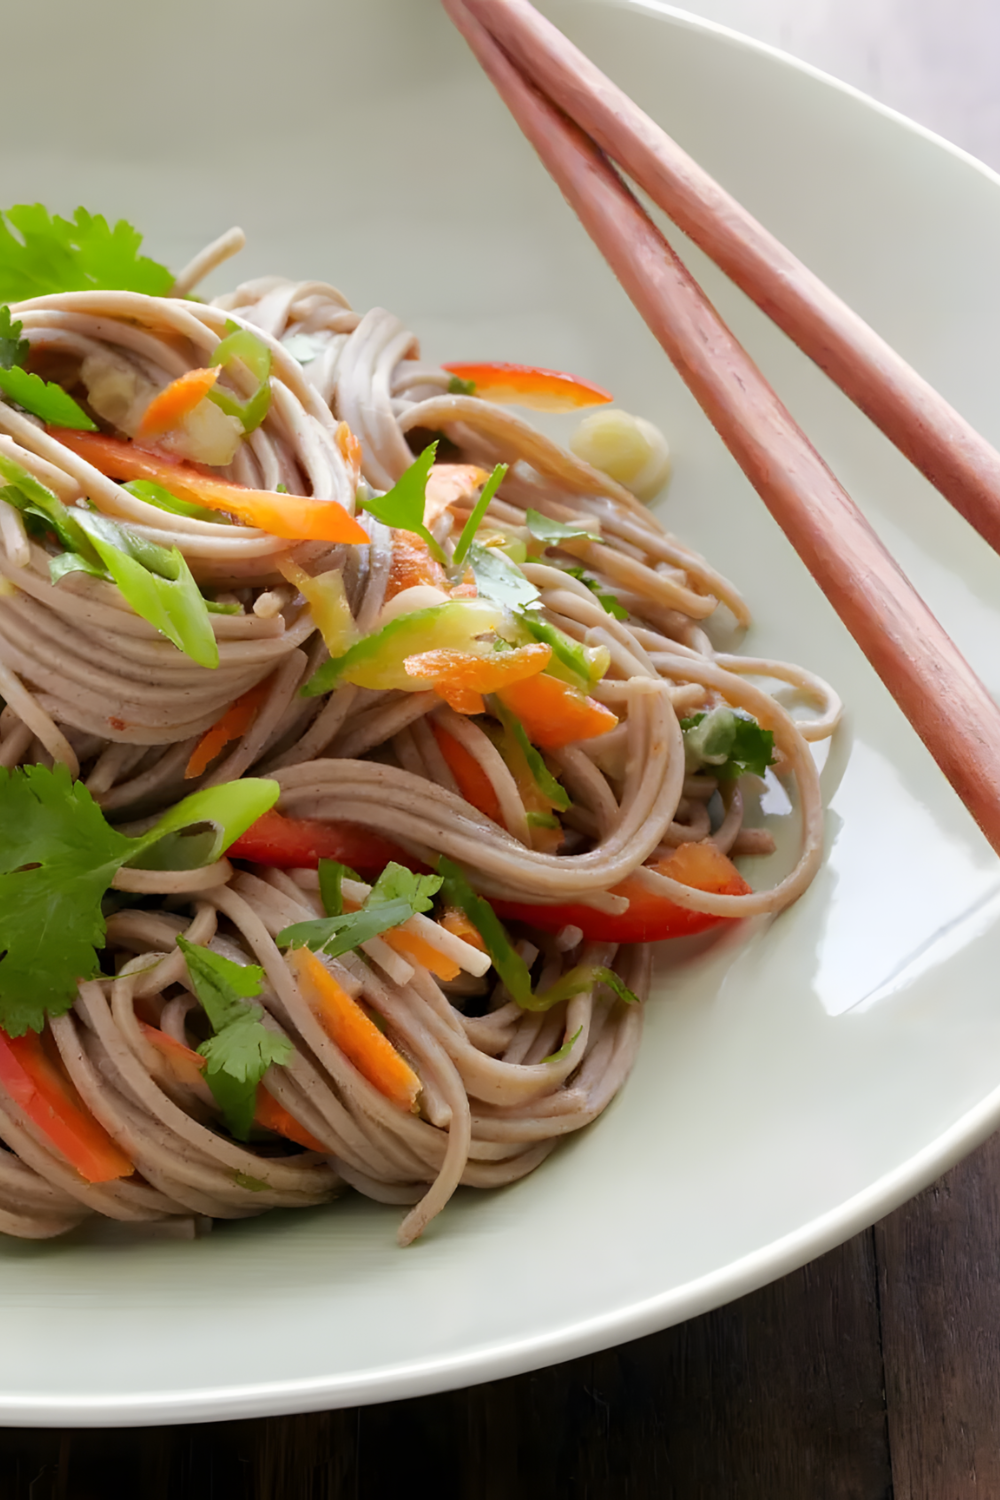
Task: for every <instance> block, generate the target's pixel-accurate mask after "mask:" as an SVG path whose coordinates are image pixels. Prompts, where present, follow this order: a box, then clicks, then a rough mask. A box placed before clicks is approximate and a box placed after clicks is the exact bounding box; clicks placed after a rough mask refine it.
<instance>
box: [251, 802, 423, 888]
mask: <svg viewBox="0 0 1000 1500" xmlns="http://www.w3.org/2000/svg"><path fill="white" fill-rule="evenodd" d="M226 855H227V857H228V858H229V859H245V860H249V861H250V862H251V863H252V864H258V865H275V866H277V868H278V869H281V870H315V869H316V867H317V866H318V864H319V862H320V860H321V859H335V860H337V861H338V863H339V864H342V865H349V866H350V868H351V869H352V870H357V871H358V874H359V875H380V874H381V873H382V871H383V870H384V869H385V867H386V865H387V864H389V863H390V862H391V861H395V863H396V864H399V865H406V866H407V868H408V869H411V870H418V871H424V870H425V869H426V867H425V866H424V865H422V864H420V862H419V860H414V859H413V857H412V855H409V854H407V853H406V850H405V849H400V847H399V846H398V844H394V843H392V842H391V841H390V840H389V839H386V838H383V837H382V835H381V834H379V833H374V832H373V831H372V830H371V829H370V828H363V827H362V826H361V824H359V823H325V822H320V820H319V819H318V818H286V817H285V815H284V814H283V813H279V812H275V811H274V809H273V808H272V810H271V811H270V812H266V813H264V815H263V817H260V818H258V819H257V821H256V823H251V825H250V827H249V828H248V829H247V831H246V833H244V834H241V835H240V837H239V838H238V839H237V840H236V842H235V843H233V844H230V846H229V848H228V849H227V850H226Z"/></svg>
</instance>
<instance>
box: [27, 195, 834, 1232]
mask: <svg viewBox="0 0 1000 1500" xmlns="http://www.w3.org/2000/svg"><path fill="white" fill-rule="evenodd" d="M139 244H140V237H139V236H138V235H137V234H136V233H135V231H133V230H132V229H131V228H130V226H128V225H126V224H124V223H119V224H117V225H115V226H114V227H109V225H108V224H107V223H106V222H105V221H104V220H103V219H101V218H99V217H92V216H91V215H89V214H87V213H85V212H84V211H83V210H82V209H81V210H78V211H77V214H76V215H75V217H74V218H73V219H72V220H64V219H61V218H58V217H53V216H50V215H49V214H48V213H47V211H46V210H44V209H42V208H41V207H40V206H38V205H35V206H33V207H26V206H24V205H22V206H20V207H18V208H14V209H11V210H9V211H8V213H7V214H6V215H5V216H3V217H2V218H0V302H2V306H0V475H2V483H3V488H2V490H0V696H2V698H3V702H4V707H3V711H2V713H0V850H2V859H0V954H2V956H0V1028H2V1030H0V1139H2V1142H3V1146H4V1147H5V1149H4V1150H3V1151H0V1230H2V1231H3V1232H5V1233H7V1234H11V1235H17V1236H21V1237H24V1238H45V1237H48V1236H52V1235H57V1234H60V1233H62V1232H63V1231H65V1230H68V1229H70V1228H72V1227H74V1226H75V1225H77V1224H79V1223H80V1222H81V1221H83V1220H84V1219H86V1218H88V1217H89V1216H92V1215H99V1216H104V1217H106V1218H109V1219H116V1220H122V1221H156V1222H159V1223H160V1224H161V1225H162V1226H163V1228H164V1231H165V1232H170V1233H174V1234H177V1235H181V1236H183V1235H186V1234H194V1233H197V1232H199V1231H200V1230H201V1229H203V1228H205V1227H207V1226H208V1225H209V1224H210V1223H211V1221H212V1220H214V1219H236V1218H243V1217H248V1216H251V1215H255V1214H260V1213H261V1212H263V1211H264V1210H266V1209H269V1208H277V1207H299V1206H306V1205H310V1204H318V1203H323V1202H326V1201H327V1200H329V1199H330V1198H332V1197H334V1196H335V1195H337V1194H338V1192H340V1191H342V1190H343V1189H344V1188H346V1187H351V1188H354V1189H355V1190H357V1191H358V1192H360V1193H362V1194H365V1195H366V1196H368V1197H370V1198H373V1199H375V1200H377V1201H379V1202H382V1203H388V1204H397V1205H400V1206H402V1207H403V1209H404V1210H405V1217H403V1220H402V1224H401V1227H400V1231H399V1238H400V1241H401V1242H402V1243H403V1244H406V1243H408V1242H409V1241H411V1240H413V1239H414V1238H415V1237H416V1236H417V1235H419V1234H420V1233H421V1231H422V1230H423V1229H424V1228H425V1227H426V1225H427V1224H428V1222H429V1221H430V1220H431V1219H432V1218H433V1217H434V1216H435V1215H436V1214H437V1213H439V1212H440V1210H441V1209H442V1208H443V1207H444V1206H445V1204H446V1203H447V1202H448V1200H449V1198H450V1197H451V1195H452V1194H453V1193H454V1191H455V1189H456V1188H457V1187H458V1186H459V1185H461V1184H464V1185H467V1186H470V1187H478V1188H489V1187H499V1186H502V1185H504V1184H507V1183H511V1182H514V1181H516V1180H517V1179H518V1178H520V1177H522V1176H524V1175H525V1174H526V1173H528V1172H530V1171H531V1170H532V1169H533V1168H534V1167H536V1166H538V1164H539V1163H540V1162H541V1161H543V1159H544V1158H545V1157H546V1156H547V1155H548V1154H549V1152H550V1151H552V1150H553V1148H554V1147H555V1146H556V1145H557V1144H558V1143H559V1141H560V1140H561V1139H562V1137H563V1136H565V1135H567V1134H569V1133H570V1132H572V1131H576V1130H579V1129H581V1128H582V1127H583V1126H584V1125H587V1124H589V1123H590V1122H591V1121H592V1120H594V1119H595V1118H596V1116H597V1115H599V1114H600V1113H601V1111H602V1110H603V1109H604V1108H605V1107H606V1105H607V1104H608V1103H609V1101H610V1100H611V1099H612V1098H613V1097H614V1095H615V1094H616V1093H617V1091H618V1090H619V1089H620V1088H621V1086H622V1084H623V1083H624V1082H625V1079H626V1078H627V1076H628V1073H629V1070H630V1068H631V1066H632V1063H633V1061H634V1059H635V1056H636V1052H637V1049H638V1046H639V1041H640V1033H641V1028H642V1013H643V1002H644V1000H645V998H646V995H647V993H648V988H649V978H650V970H651V962H652V955H653V951H654V949H653V945H654V944H655V943H656V942H658V941H661V940H663V939H667V938H673V937H682V936H685V935H689V934H692V933H696V932H700V931H702V930H704V929H707V928H709V927H713V926H721V925H723V924H725V923H727V922H731V921H733V920H734V919H738V918H742V917H747V916H752V915H756V914H760V913H765V912H766V913H777V912H779V911H781V910H782V909H783V908H784V907H785V906H787V905H788V904H789V903H790V902H792V901H794V900H795V899H796V897H797V896H799V895H800V894H801V892H802V891H803V890H804V889H805V887H806V886H807V885H808V883H809V881H810V880H811V878H812V876H813V875H814V873H815V871H816V869H817V866H818V863H819V860H820V856H821V813H822V809H821V803H820V796H819V786H818V779H817V773H816V768H815V764H814V760H813V757H812V754H811V751H810V741H816V740H820V739H823V738H824V737H827V736H829V735H830V734H831V733H832V731H833V729H834V727H835V725H836V723H837V719H838V716H839V712H840V705H839V702H838V700H837V698H836V696H835V695H834V693H833V692H832V691H831V690H830V689H829V688H828V687H827V686H826V685H825V684H824V683H822V682H820V681H819V680H818V679H816V678H815V677H813V676H812V675H811V674H810V673H809V672H807V671H805V670H803V669H802V668H800V667H797V666H792V665H789V664H787V663H785V662H779V661H772V660H764V659H761V658H758V657H753V656H748V655H743V654H735V653H733V652H731V651H724V650H719V649H716V647H715V646H713V643H712V636H711V634H710V632H713V631H714V630H715V625H716V622H717V621H720V620H722V619H723V617H725V619H726V620H727V621H728V623H729V625H730V626H731V625H732V624H733V621H734V620H735V622H736V623H737V624H738V625H739V626H741V627H746V626H747V625H748V624H749V614H748V611H747V608H746V606H745V604H744V602H743V600H742V598H741V597H740V595H739V594H738V593H737V592H736V590H735V589H734V587H733V586H732V585H731V584H730V583H728V582H727V581H726V580H725V579H724V578H722V577H720V576H719V574H718V573H717V572H715V570H714V569H713V568H712V567H711V566H710V564H709V563H707V562H706V561H705V560H704V559H703V558H701V557H700V556H698V555H697V554H696V553H694V552H693V551H691V550H690V549H689V548H688V547H686V546H685V545H684V544H683V543H682V542H680V541H678V540H677V539H676V538H675V537H673V536H671V535H670V534H669V533H667V532H666V531H664V530H663V529H662V527H661V526H660V525H659V523H658V522H657V520H656V519H655V518H654V516H653V515H651V513H650V512H649V510H648V509H647V508H646V506H645V504H643V503H642V500H643V499H644V498H648V497H650V496H651V495H652V494H654V493H655V492H656V491H657V490H658V489H659V488H660V487H662V484H663V483H664V481H665V479H666V475H667V467H668V465H667V458H666V449H665V444H664V442H663V439H662V438H661V436H660V434H659V433H658V432H657V431H656V429H655V428H652V427H651V426H650V424H649V423H648V422H646V421H644V420H642V419H641V418H632V417H630V416H628V415H626V414H625V413H622V412H618V411H613V410H610V409H609V408H608V405H607V402H608V400H609V398H608V396H607V393H605V392H603V391H601V390H600V389H599V388H597V387H595V386H592V385H591V384H589V382H587V381H584V380H581V379H578V378H576V377H573V376H569V375H563V374H560V373H556V372H552V371H546V370H538V369H534V368H525V367H522V366H510V365H497V364H489V363H483V364H479V365H474V366H473V365H461V366H459V365H453V366H450V367H448V368H441V367H438V366H436V365H432V364H428V363H425V362H424V361H423V360H422V359H421V356H420V350H419V346H418V343H417V340H416V337H415V336H414V334H413V333H411V332H410V331H409V330H408V329H406V328H405V327H404V326H403V325H402V323H400V321H399V320H398V319H397V318H396V317H395V316H394V315H393V314H392V313H389V312H386V311H384V310H383V309H381V308H373V309H372V310H370V311H369V312H367V313H365V314H364V315H362V314H359V313H357V312H355V311H354V310H352V308H351V307H350V306H349V304H348V302H347V301H346V299H345V298H344V297H343V296H342V295H341V293H340V292H339V291H337V290H335V288H333V287H332V286H328V285H326V284H325V283H322V282H293V281H288V280H285V279H284V278H281V277H278V276H274V277H267V278H264V279H262V280H257V281H252V282H248V283H246V284H244V285H242V286H240V287H238V288H237V290H236V291H234V292H231V293H229V294H228V295H226V296H222V297H218V298H216V299H215V300H214V301H211V302H204V301H200V300H198V299H197V297H196V296H195V294H194V291H195V287H196V286H197V285H198V284H199V283H200V281H201V279H202V277H204V276H205V275H206V274H207V273H208V272H209V271H210V270H212V269H214V268H215V267H216V266H217V265H218V264H220V263H221V262H222V261H223V260H225V259H226V258H227V256H228V255H230V254H231V253H233V251H234V250H236V249H238V248H239V247H240V245H241V244H242V235H241V234H240V232H239V231H233V232H231V233H230V234H229V235H227V236H223V238H222V239H221V240H219V241H217V242H216V243H215V244H214V245H212V246H209V248H208V249H207V250H206V251H205V252H203V253H202V255H200V256H199V257H198V258H197V259H196V261H194V262H192V264H191V266H189V267H188V268H187V270H186V271H184V272H182V273H181V275H180V276H179V277H177V278H176V279H175V278H174V277H173V276H172V275H171V274H170V272H169V271H166V270H165V269H164V268H163V267H161V266H159V265H157V264H156V263H155V262H154V261H152V260H149V259H147V258H146V257H144V256H142V255H140V253H139ZM514 405H519V406H520V407H522V408H524V407H527V408H530V407H532V406H534V407H548V408H550V409H556V410H570V409H573V408H576V407H580V408H589V409H591V410H590V414H589V415H587V416H585V417H584V419H583V421H582V422H581V425H580V427H579V428H578V430H577V433H576V435H575V437H574V438H573V440H572V451H571V450H568V449H566V448H563V447H561V446H559V445H557V444H556V443H555V442H553V441H550V439H549V438H547V437H545V436H544V435H542V433H540V432H539V431H538V430H536V428H534V427H533V426H532V425H530V423H529V422H528V421H526V420H525V419H524V417H523V416H521V415H520V414H518V413H517V412H515V411H514V410H512V406H514ZM637 497H641V498H637ZM717 638H718V637H717ZM767 684H771V685H772V686H773V685H774V684H778V685H779V687H780V690H781V696H782V701H779V697H778V696H776V695H775V694H773V693H772V692H770V691H767V690H766V685H767ZM790 696H791V697H795V698H797V699H798V700H799V713H798V717H796V718H793V717H792V715H791V712H790V711H789V709H787V708H786V707H784V706H782V705H783V702H787V701H788V699H789V697H790ZM803 713H807V714H809V715H810V716H809V717H803ZM765 776H766V777H768V778H772V779H773V777H774V776H778V777H780V778H781V779H782V780H783V781H784V782H785V783H786V784H787V785H788V787H789V788H790V790H792V792H793V795H794V797H795V799H796V802H797V808H798V819H799V823H800V826H801V843H800V849H799V852H798V856H797V859H796V861H795V863H794V867H793V868H792V869H791V870H790V872H789V873H786V874H785V875H784V876H783V877H782V878H780V879H777V880H772V881H771V882H770V883H768V882H767V879H766V856H767V855H768V854H769V853H771V852H772V850H773V841H772V840H771V837H770V835H769V834H768V833H767V832H766V831H765V830H763V829H762V828H759V827H753V826H749V824H748V823H745V821H744V813H745V809H747V808H751V809H752V808H753V807H754V806H755V804H756V801H757V800H758V797H759V793H760V791H761V789H762V788H763V787H764V785H765V780H764V778H765ZM753 821H754V820H753V819H752V818H751V819H750V823H753ZM741 855H742V856H754V857H756V859H757V861H758V863H757V864H756V865H755V868H756V869H758V870H763V871H764V872H765V873H764V875H763V877H762V879H761V880H760V882H759V883H760V884H761V885H762V889H760V890H757V891H754V890H751V888H750V886H749V885H748V884H747V882H746V880H745V879H744V878H743V876H742V875H741V874H740V873H739V871H738V870H737V868H736V866H735V865H734V864H733V862H732V858H733V857H737V856H741Z"/></svg>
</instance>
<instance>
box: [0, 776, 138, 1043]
mask: <svg viewBox="0 0 1000 1500" xmlns="http://www.w3.org/2000/svg"><path fill="white" fill-rule="evenodd" d="M0 827H2V829H3V838H2V841H0V949H2V950H3V957H2V958H0V1025H2V1026H3V1029H4V1031H6V1032H7V1034H8V1036H23V1035H24V1033H25V1032H26V1031H28V1030H33V1031H40V1030H41V1029H42V1025H43V1023H44V1020H45V1012H46V1011H48V1012H49V1013H50V1014H51V1015H54V1016H61V1015H63V1014H64V1012H65V1011H67V1010H69V1008H70V1006H71V1005H72V1004H73V1001H74V1000H75V999H76V986H77V981H78V980H79V979H91V978H93V976H94V975H95V974H96V973H98V963H97V952H96V950H97V949H99V948H101V947H103V945H104V917H103V915H102V913H101V898H102V897H103V895H104V892H105V891H106V890H107V888H108V886H109V885H110V884H111V882H112V880H113V879H114V877H115V875H116V874H117V872H118V868H119V866H120V865H122V864H124V862H125V860H126V859H127V858H128V856H129V854H130V853H132V848H133V840H131V839H128V838H126V837H125V835H124V834H121V833H118V832H117V831H116V830H115V829H114V828H111V827H110V826H109V825H108V824H107V822H106V821H105V819H104V814H103V813H102V812H101V810H100V808H99V807H98V806H97V803H96V802H95V801H94V799H93V798H92V797H91V795H90V793H89V792H88V791H87V789H86V787H85V786H84V785H83V784H82V782H76V783H74V782H72V781H71V779H70V775H69V772H68V771H67V769H66V767H65V766H61V765H57V766H55V767H53V769H52V770H51V771H49V770H47V769H46V768H45V767H43V766H25V767H24V768H23V769H22V770H20V771H8V770H6V769H3V768H0Z"/></svg>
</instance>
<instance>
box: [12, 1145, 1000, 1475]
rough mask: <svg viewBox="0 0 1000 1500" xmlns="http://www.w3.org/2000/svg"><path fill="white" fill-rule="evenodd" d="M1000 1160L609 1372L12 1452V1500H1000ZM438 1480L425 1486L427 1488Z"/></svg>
mask: <svg viewBox="0 0 1000 1500" xmlns="http://www.w3.org/2000/svg"><path fill="white" fill-rule="evenodd" d="M998 1244H1000V1136H994V1137H993V1138H992V1139H991V1140H990V1141H988V1142H987V1143H986V1145H985V1146H983V1147H981V1148H980V1150H979V1151H977V1152H976V1153H975V1154H974V1155H973V1156H971V1157H970V1158H969V1159H968V1160H967V1161H965V1162H964V1163H962V1164H961V1165H960V1166H958V1167H956V1168H955V1169H954V1170H953V1171H952V1172H950V1173H949V1174H948V1176H946V1177H944V1178H943V1179H942V1180H941V1181H940V1182H938V1183H936V1184H935V1185H934V1186H933V1187H931V1188H928V1189H927V1191H926V1192H924V1193H922V1194H921V1195H920V1196H919V1197H918V1198H916V1199H914V1200H913V1201H912V1202H911V1203H908V1204H906V1205H905V1207H903V1208H901V1209H899V1210H898V1211H897V1212H896V1213H895V1214H893V1215H891V1216H890V1217H889V1218H888V1219H884V1220H883V1221H882V1222H881V1223H880V1224H877V1225H876V1226H875V1228H874V1229H872V1230H866V1231H865V1233H863V1234H859V1235H857V1236H855V1238H854V1239H852V1240H849V1241H848V1243H847V1244H846V1245H842V1246H840V1248H839V1249H837V1250H833V1251H831V1252H830V1253H829V1254H828V1255H825V1256H823V1257H822V1259H820V1260H817V1261H814V1262H813V1263H812V1264H811V1265H808V1266H805V1267H804V1268H803V1269H802V1270H800V1271H795V1272H793V1273H792V1274H791V1275H790V1276H786V1277H785V1278H784V1279H783V1280H782V1281H778V1282H776V1283H774V1284H773V1285H772V1286H769V1287H765V1288H763V1290H761V1291H759V1292H755V1293H753V1294H752V1295H751V1296H749V1297H743V1298H742V1299H741V1300H740V1301H738V1302H734V1303H731V1304H730V1305H729V1306H728V1307H723V1308H720V1309H718V1311H716V1312H712V1313H708V1314H706V1315H705V1316H704V1317H701V1318H695V1319H693V1320H692V1321H691V1322H689V1323H683V1324H681V1325H680V1326H678V1327H676V1328H670V1329H667V1330H665V1331H664V1332H663V1333H658V1334H654V1335H652V1336H650V1337H649V1338H645V1339H639V1340H637V1341H636V1342H634V1343H631V1344H625V1345H622V1346H621V1347H620V1348H617V1349H611V1350H608V1351H606V1352H605V1353H602V1354H596V1355H593V1356H591V1357H588V1358H585V1359H578V1360H574V1361H572V1362H571V1363H569V1364H564V1365H557V1366H554V1367H553V1368H551V1369H548V1370H540V1371H538V1372H537V1373H535V1374H532V1375H524V1376H520V1377H518V1378H515V1379H510V1380H501V1381H496V1382H494V1383H492V1384H489V1385H482V1386H476V1387H473V1388H472V1389H470V1390H465V1391H454V1392H449V1393H446V1394H443V1395H440V1396H428V1397H422V1398H419V1399H417V1400H413V1401H397V1402H393V1403H391V1404H388V1405H385V1406H371V1407H363V1408H360V1409H357V1410H346V1411H335V1412H323V1413H319V1414H316V1415H310V1416H301V1417H286V1418H275V1419H265V1420H260V1421H249V1422H224V1423H207V1424H205V1425H204V1426H188V1427H165V1428H136V1429H132V1430H107V1431H63V1432H59V1431H31V1430H17V1429H7V1430H2V1429H0V1497H2V1500H116V1497H118V1496H128V1497H136V1500H179V1497H183V1500H399V1497H401V1496H407V1495H410V1494H411V1493H419V1492H420V1490H421V1488H422V1487H423V1486H422V1485H421V1476H423V1477H424V1484H425V1485H426V1484H432V1492H433V1494H434V1497H435V1500H554V1497H558V1500H995V1497H997V1496H1000V1265H998V1261H1000V1256H998ZM428 1476H431V1478H430V1479H428Z"/></svg>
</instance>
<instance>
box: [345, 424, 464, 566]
mask: <svg viewBox="0 0 1000 1500" xmlns="http://www.w3.org/2000/svg"><path fill="white" fill-rule="evenodd" d="M437 447H438V445H437V442H433V443H430V444H429V445H428V446H427V447H426V448H425V449H424V451H423V453H421V455H420V457H419V458H418V459H415V460H414V462H413V463H412V464H411V465H410V467H409V468H408V469H407V470H406V472H405V473H404V474H401V475H400V477H399V478H398V479H397V480H396V483H395V484H394V485H393V487H392V489H391V490H387V491H386V493H385V494H384V495H373V496H372V497H371V499H369V500H365V502H364V509H365V510H367V511H368V512H369V513H370V514H371V515H373V516H374V517H375V519H376V521H381V522H382V525H383V526H394V527H396V528H397V530H399V531H412V532H415V533H416V535H417V536H419V537H422V538H423V539H424V541H425V542H426V543H427V546H428V548H429V550H430V554H431V556H432V557H433V558H434V559H435V561H436V562H439V563H441V564H442V566H444V565H445V564H446V563H447V561H448V559H447V558H446V557H445V555H444V552H443V551H442V549H441V546H440V544H439V543H438V542H436V541H435V539H434V537H432V536H431V534H430V532H429V531H428V529H427V527H426V526H425V525H424V506H425V504H426V498H427V481H428V479H429V478H430V473H431V467H432V465H433V463H434V457H435V455H436V453H437Z"/></svg>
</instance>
